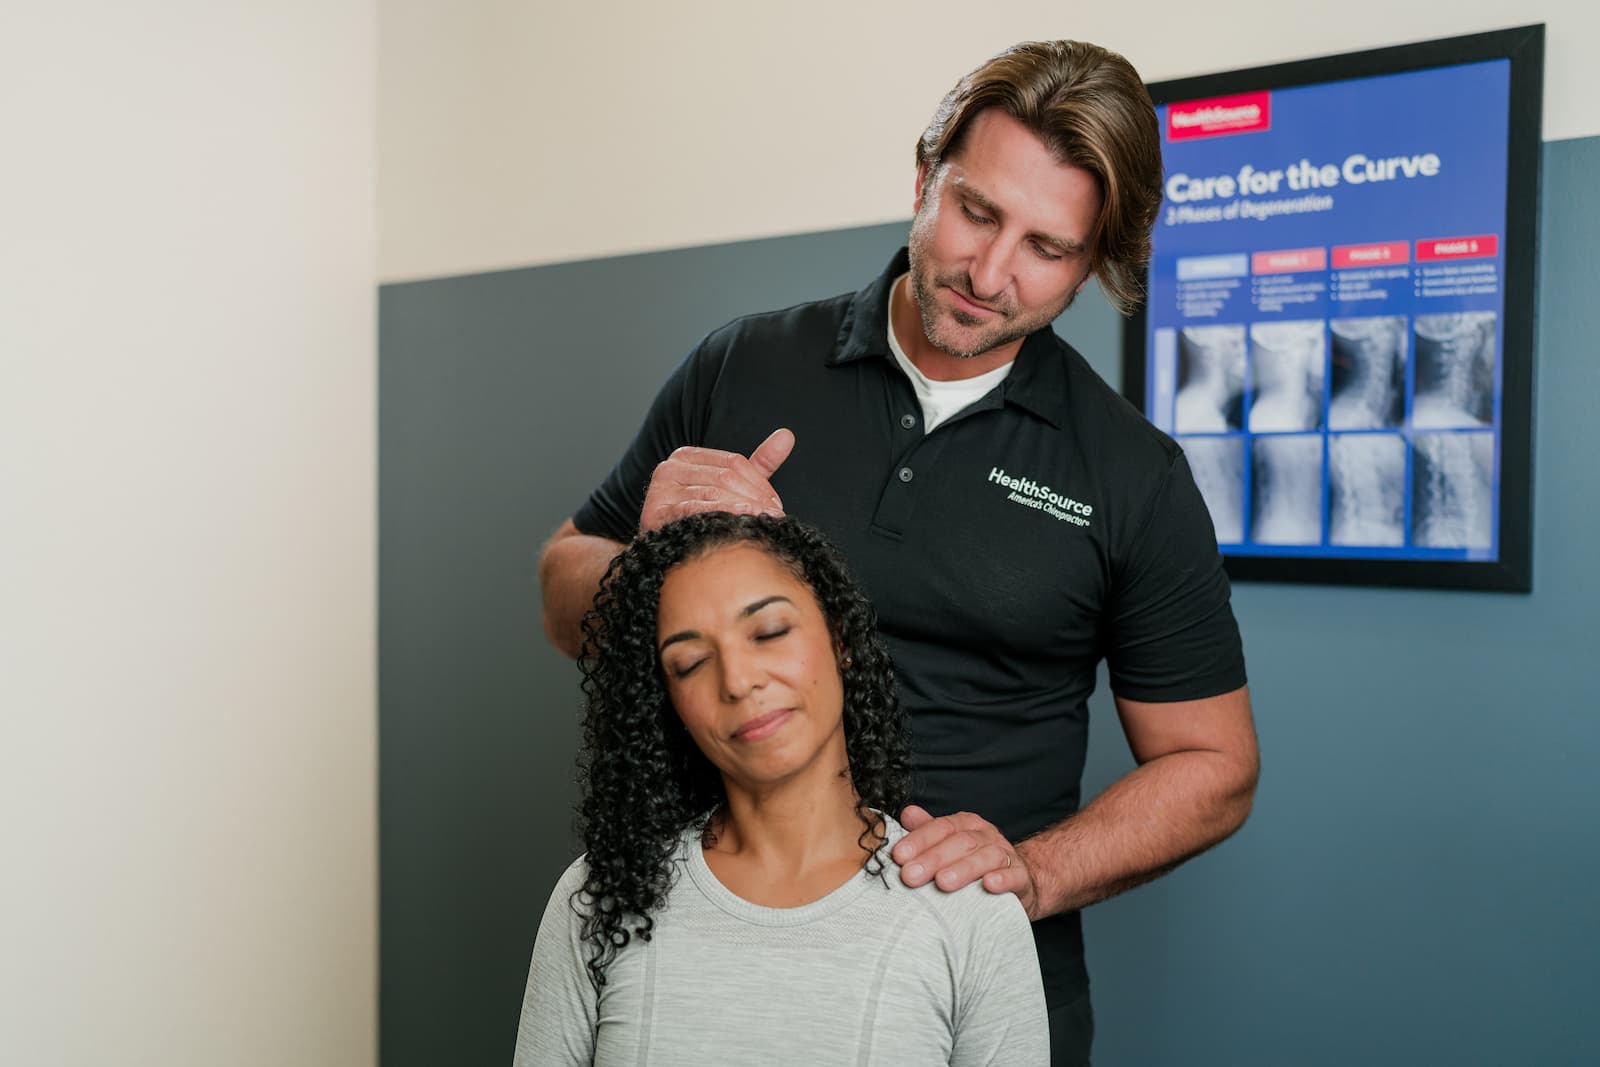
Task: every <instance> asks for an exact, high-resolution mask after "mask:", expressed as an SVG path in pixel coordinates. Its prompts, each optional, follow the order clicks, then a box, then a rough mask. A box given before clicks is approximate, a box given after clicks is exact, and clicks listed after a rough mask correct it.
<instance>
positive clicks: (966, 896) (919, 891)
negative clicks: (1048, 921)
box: [878, 815, 1033, 944]
mask: <svg viewBox="0 0 1600 1067" xmlns="http://www.w3.org/2000/svg"><path fill="white" fill-rule="evenodd" d="M884 824H885V835H884V836H885V838H886V840H885V842H884V846H883V848H882V849H880V850H879V852H878V855H879V857H880V858H881V859H882V861H883V866H884V881H885V882H886V883H887V885H888V887H889V890H890V892H891V893H893V894H894V895H895V896H897V897H899V898H902V899H903V901H904V902H905V903H906V904H908V905H910V906H912V907H915V908H918V909H921V910H923V911H925V912H927V913H928V915H929V916H930V917H931V918H933V919H934V920H935V921H937V922H939V923H940V924H942V925H946V926H948V927H950V929H951V933H957V932H959V933H963V934H970V933H973V932H978V933H981V934H983V935H985V936H1011V937H1024V938H1026V939H1027V940H1028V941H1029V943H1030V944H1031V943H1032V940H1033V928H1032V924H1030V923H1029V922H1028V913H1027V912H1026V911H1024V910H1023V907H1022V902H1021V901H1020V900H1018V899H1017V897H1016V894H1014V893H991V892H989V891H988V890H987V889H985V888H983V885H982V883H981V882H973V883H971V884H969V885H965V886H963V887H961V888H960V889H957V890H955V891H954V892H946V891H944V890H942V889H940V888H939V887H938V886H936V885H934V884H933V883H932V882H928V883H925V884H923V885H920V886H917V887H916V888H915V889H913V888H912V887H910V886H908V885H906V884H905V882H904V881H902V880H901V878H900V864H898V863H896V862H895V861H894V857H893V854H892V852H893V849H894V846H895V843H896V842H898V841H899V840H900V839H901V838H902V837H904V836H905V835H906V830H905V828H904V827H902V826H901V825H900V823H899V822H897V821H896V820H895V819H893V818H892V817H890V816H887V815H886V816H884Z"/></svg>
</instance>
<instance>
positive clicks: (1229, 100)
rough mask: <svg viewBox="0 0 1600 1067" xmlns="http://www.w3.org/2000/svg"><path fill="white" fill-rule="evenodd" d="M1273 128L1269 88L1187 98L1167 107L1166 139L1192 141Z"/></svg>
mask: <svg viewBox="0 0 1600 1067" xmlns="http://www.w3.org/2000/svg"><path fill="white" fill-rule="evenodd" d="M1270 129H1272V94H1271V93H1270V92H1257V93H1235V94H1234V95H1233V96H1213V97H1211V98H1209V99H1207V100H1185V101H1184V102H1183V103H1181V104H1170V105H1168V107H1167V140H1168V141H1192V140H1194V139H1195V138H1196V137H1220V136H1222V135H1224V134H1229V133H1255V132H1256V131H1257V130H1270Z"/></svg>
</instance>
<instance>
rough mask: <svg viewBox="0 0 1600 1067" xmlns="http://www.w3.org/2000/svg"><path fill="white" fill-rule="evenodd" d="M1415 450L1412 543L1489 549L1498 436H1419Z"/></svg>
mask: <svg viewBox="0 0 1600 1067" xmlns="http://www.w3.org/2000/svg"><path fill="white" fill-rule="evenodd" d="M1411 450H1412V472H1411V540H1412V543H1413V544H1416V545H1420V546H1424V547H1429V548H1488V547H1489V546H1490V545H1491V544H1492V543H1493V539H1494V489H1493V485H1494V481H1493V479H1494V434H1492V433H1429V434H1418V435H1417V436H1415V437H1413V438H1412V439H1411Z"/></svg>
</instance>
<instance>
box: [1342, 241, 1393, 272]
mask: <svg viewBox="0 0 1600 1067" xmlns="http://www.w3.org/2000/svg"><path fill="white" fill-rule="evenodd" d="M1409 262H1411V243H1410V242H1409V241H1384V242H1382V243H1381V244H1374V245H1335V246H1334V248H1333V269H1334V270H1350V269H1352V268H1356V267H1383V266H1387V265H1389V264H1391V263H1409Z"/></svg>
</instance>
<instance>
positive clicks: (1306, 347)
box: [1145, 60, 1510, 560]
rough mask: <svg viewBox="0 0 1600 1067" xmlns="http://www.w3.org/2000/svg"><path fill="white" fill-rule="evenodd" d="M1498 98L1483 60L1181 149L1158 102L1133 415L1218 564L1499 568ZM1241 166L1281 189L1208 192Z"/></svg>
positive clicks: (1345, 86) (1286, 97) (1325, 97)
mask: <svg viewBox="0 0 1600 1067" xmlns="http://www.w3.org/2000/svg"><path fill="white" fill-rule="evenodd" d="M1509 89H1510V63H1509V62H1508V61H1505V60H1495V61H1491V62H1485V63H1473V64H1466V65H1461V66H1454V67H1445V68H1436V69H1432V70H1425V71H1416V72H1410V73H1405V74H1395V75H1386V76H1382V77H1375V78H1364V79H1353V80H1349V81H1342V82H1334V83H1328V84H1321V85H1315V86H1304V87H1297V88H1292V89H1280V90H1273V91H1272V92H1271V100H1270V128H1268V129H1262V130H1252V131H1248V132H1236V133H1224V134H1219V135H1213V136H1203V137H1195V138H1189V139H1180V140H1177V141H1173V140H1170V139H1169V138H1168V137H1167V136H1166V132H1167V131H1168V122H1167V117H1168V111H1169V107H1168V106H1162V107H1159V108H1158V109H1157V112H1158V116H1159V118H1160V121H1161V127H1162V130H1163V144H1162V149H1163V155H1164V162H1165V170H1166V176H1167V189H1166V192H1167V198H1166V200H1165V202H1164V204H1163V207H1162V214H1161V217H1160V219H1159V220H1158V222H1157V225H1156V229H1155V237H1154V255H1153V257H1152V261H1151V269H1150V291H1149V303H1148V314H1147V327H1146V329H1147V335H1146V353H1147V359H1148V360H1149V365H1148V366H1147V374H1146V382H1147V392H1146V398H1145V399H1146V411H1147V412H1148V413H1149V415H1150V418H1151V420H1152V421H1153V422H1155V423H1156V425H1158V426H1160V427H1161V428H1162V429H1164V430H1166V431H1167V432H1169V433H1172V434H1173V435H1174V436H1175V437H1176V438H1177V439H1178V440H1179V442H1180V443H1181V444H1183V446H1184V448H1185V450H1186V452H1187V453H1188V454H1189V458H1190V464H1191V466H1192V467H1193V468H1194V469H1195V474H1196V480H1197V481H1198V482H1199V483H1200V485H1201V489H1202V492H1203V493H1204V494H1205V496H1206V500H1207V503H1208V505H1210V506H1211V509H1212V514H1213V518H1214V520H1215V522H1216V526H1217V534H1218V540H1219V542H1220V543H1221V544H1222V548H1223V551H1224V553H1226V554H1247V555H1257V556H1260V555H1290V556H1305V557H1348V558H1388V559H1472V560H1492V559H1495V558H1496V556H1497V546H1498V526H1499V523H1498V499H1499V492H1498V475H1497V472H1498V468H1499V460H1498V456H1499V436H1500V360H1499V352H1500V349H1501V329H1502V309H1503V282H1504V278H1503V270H1504V255H1505V237H1504V234H1505V208H1506V158H1505V152H1506V148H1505V146H1506V143H1507V133H1508V130H1507V123H1508V94H1509ZM1429 155H1431V156H1432V157H1435V159H1436V171H1437V172H1436V173H1434V174H1432V175H1431V176H1430V175H1428V174H1427V173H1425V171H1426V170H1427V169H1429V167H1430V166H1431V164H1429V163H1427V162H1426V160H1425V157H1427V156H1429ZM1389 159H1403V160H1405V161H1406V164H1405V166H1409V167H1410V169H1411V171H1412V176H1406V174H1405V173H1404V169H1403V166H1402V165H1400V164H1384V163H1382V162H1381V161H1384V160H1389ZM1368 161H1379V162H1376V163H1374V168H1375V169H1374V170H1369V169H1368V166H1367V162H1368ZM1303 164H1309V168H1307V167H1305V166H1303ZM1247 166H1248V167H1249V168H1250V169H1251V170H1252V171H1253V172H1255V173H1257V174H1258V175H1260V174H1266V175H1270V174H1271V172H1274V171H1277V172H1280V173H1279V176H1278V177H1277V178H1276V189H1275V191H1270V192H1251V191H1246V190H1244V189H1242V188H1235V189H1234V190H1233V191H1232V192H1233V195H1231V196H1230V195H1217V194H1218V193H1219V191H1220V192H1222V193H1226V192H1227V190H1226V184H1225V183H1221V182H1217V181H1212V182H1211V183H1210V186H1209V189H1208V188H1207V187H1206V185H1205V180H1206V179H1219V178H1223V177H1226V178H1228V179H1232V180H1233V182H1234V184H1235V186H1238V185H1239V183H1240V176H1241V170H1242V169H1243V168H1245V167H1247ZM1330 167H1331V168H1334V170H1335V172H1336V180H1335V181H1333V182H1332V183H1328V184H1324V182H1325V180H1326V179H1327V178H1328V177H1329V174H1328V171H1327V170H1326V169H1325V168H1330ZM1308 169H1309V170H1314V171H1316V172H1317V173H1316V174H1315V176H1314V177H1312V178H1311V180H1309V181H1306V180H1305V178H1306V177H1307V174H1306V172H1307V170H1308ZM1390 172H1392V176H1388V177H1387V179H1386V180H1384V175H1386V174H1388V173H1390ZM1292 176H1294V177H1299V178H1301V179H1302V180H1301V182H1300V184H1301V186H1302V187H1300V188H1292V187H1291V177H1292ZM1352 178H1368V180H1366V181H1352V180H1351V179H1352ZM1256 180H1257V181H1258V182H1259V181H1264V180H1268V179H1262V178H1257V179H1256ZM1219 187H1220V188H1219ZM1207 193H1209V194H1211V195H1207ZM1286 206H1287V207H1288V208H1290V210H1288V211H1286V212H1285V213H1281V214H1270V215H1269V216H1268V217H1264V218H1258V217H1250V216H1251V215H1252V213H1254V214H1266V213H1268V212H1273V211H1276V210H1278V209H1282V208H1284V207H1286ZM1218 216H1221V217H1218ZM1452 238H1460V239H1461V242H1452V243H1450V244H1446V245H1443V246H1440V254H1441V258H1437V259H1434V258H1428V256H1427V253H1428V251H1430V250H1432V249H1433V247H1434V242H1437V241H1440V240H1447V239H1452ZM1485 238H1488V239H1491V240H1492V242H1493V252H1492V254H1487V253H1488V250H1489V248H1490V247H1491V245H1490V243H1489V242H1487V241H1484V240H1483V239H1485ZM1469 239H1470V240H1476V241H1477V242H1478V244H1474V245H1471V246H1468V245H1467V244H1465V243H1462V242H1465V241H1467V240H1469ZM1344 246H1365V248H1366V251H1365V252H1364V253H1362V254H1364V255H1367V256H1371V255H1374V254H1376V251H1375V250H1377V249H1378V248H1379V246H1386V247H1387V248H1388V249H1389V251H1390V253H1391V254H1394V255H1398V256H1399V257H1400V258H1399V259H1398V260H1391V261H1388V262H1373V261H1370V260H1368V261H1363V262H1360V263H1358V264H1356V265H1353V266H1350V267H1348V268H1347V269H1336V265H1335V250H1336V249H1338V248H1340V247H1344ZM1402 250H1403V251H1402ZM1295 251H1299V252H1302V253H1304V255H1302V257H1301V258H1300V266H1298V267H1292V266H1291V267H1285V266H1284V264H1285V263H1288V264H1291V265H1292V264H1294V263H1295V262H1296V261H1295V259H1294V257H1292V256H1291V257H1289V258H1287V259H1283V258H1279V259H1277V260H1268V259H1265V258H1263V254H1266V253H1287V252H1295ZM1319 257H1320V258H1319ZM1319 268H1320V269H1319ZM1379 379H1382V380H1381V381H1380V380H1379ZM1391 379H1392V380H1391Z"/></svg>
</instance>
